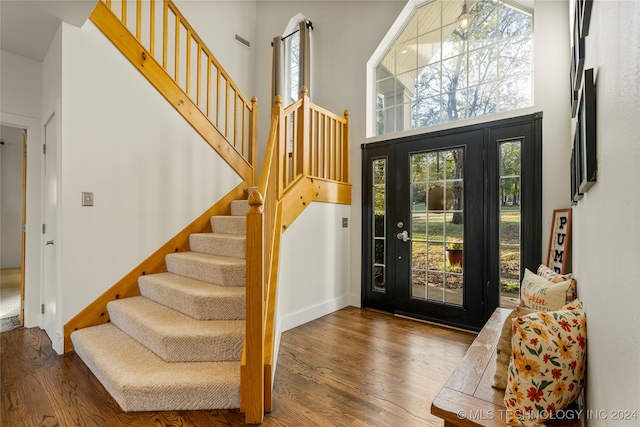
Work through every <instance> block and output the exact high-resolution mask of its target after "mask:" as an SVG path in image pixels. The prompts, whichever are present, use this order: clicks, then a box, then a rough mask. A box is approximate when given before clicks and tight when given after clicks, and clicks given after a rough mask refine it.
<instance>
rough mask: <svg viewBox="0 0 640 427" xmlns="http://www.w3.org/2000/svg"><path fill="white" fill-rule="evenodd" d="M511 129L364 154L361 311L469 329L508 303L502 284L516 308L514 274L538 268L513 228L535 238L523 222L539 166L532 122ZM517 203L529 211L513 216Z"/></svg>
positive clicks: (397, 144)
mask: <svg viewBox="0 0 640 427" xmlns="http://www.w3.org/2000/svg"><path fill="white" fill-rule="evenodd" d="M513 122H514V120H513V119H512V120H509V121H502V122H494V123H491V124H488V125H483V126H472V127H467V128H461V129H456V130H451V131H447V132H439V133H436V134H430V135H426V136H420V137H411V138H406V139H402V140H398V141H390V142H385V143H377V144H371V145H367V146H364V156H363V183H364V184H363V200H364V205H365V206H364V209H363V236H364V242H365V245H364V250H363V256H364V259H363V267H364V268H363V301H362V302H363V307H371V308H375V309H380V310H384V311H389V312H392V313H396V314H400V315H407V316H410V317H416V318H420V319H424V320H429V321H434V322H437V323H443V324H447V325H451V326H456V327H462V328H467V329H473V330H478V329H480V328H481V327H482V325H483V324H484V321H485V320H486V319H487V318H488V316H489V315H490V314H491V312H492V311H493V309H495V307H497V306H498V305H500V301H501V295H508V294H505V293H504V292H505V291H504V290H503V289H502V288H501V286H502V285H504V286H505V289H506V287H509V289H510V291H511V292H512V294H513V295H514V296H515V298H514V299H515V300H516V301H517V298H518V289H517V286H518V284H519V280H520V277H521V273H522V271H523V269H524V267H525V266H527V267H529V268H536V267H537V264H536V263H539V247H540V246H539V243H538V244H533V246H531V248H529V249H528V250H527V251H526V252H527V254H526V255H527V259H524V258H523V251H522V250H521V247H522V245H523V239H522V238H521V234H522V233H521V232H520V230H521V229H523V228H524V223H527V224H529V225H533V226H534V227H532V228H531V229H530V231H529V232H528V233H527V235H528V237H527V240H529V241H534V240H537V241H539V240H540V236H539V228H540V225H539V221H537V222H535V221H531V219H527V218H535V216H536V215H537V216H538V217H539V215H540V213H539V208H537V209H536V208H535V206H538V205H539V199H540V196H539V194H538V193H539V192H536V191H529V192H527V190H526V189H527V188H528V187H535V180H536V174H535V173H533V171H535V169H536V167H537V166H536V164H539V159H538V160H535V161H533V160H534V159H533V157H536V156H534V151H532V148H535V147H536V144H535V143H533V139H534V138H533V137H532V136H533V134H532V129H533V120H532V118H531V117H530V118H529V120H528V121H526V122H525V123H524V124H520V123H513ZM538 145H539V144H538ZM506 149H509V154H510V155H511V157H510V158H509V161H510V162H511V163H510V165H511V166H510V167H511V169H510V171H509V175H506V172H504V165H505V161H506V160H504V159H506V156H505V154H504V153H506ZM516 149H517V150H516ZM513 153H516V155H517V156H515V159H516V160H515V161H516V164H515V166H514V165H513V163H514V160H513V157H514V155H513ZM521 153H523V154H521ZM524 153H528V154H529V160H532V161H530V162H529V163H528V166H526V167H521V163H522V166H524V162H521V161H520V159H521V157H522V155H525V154H524ZM537 156H538V157H539V153H538V155H537ZM494 169H496V170H494ZM521 175H522V179H521ZM525 175H526V176H525ZM527 176H533V178H530V177H529V178H527V179H525V177H527ZM514 180H515V181H514ZM514 182H515V183H516V184H517V185H515V184H514ZM507 183H509V185H510V187H509V189H508V190H507V186H506V184H507ZM507 191H510V192H509V193H507ZM514 192H515V193H514ZM525 199H526V200H528V201H531V200H533V201H535V200H536V199H537V203H531V202H530V203H529V208H530V209H532V212H530V213H529V214H525V215H522V216H521V209H520V208H521V206H524V200H525ZM494 205H495V206H494ZM534 205H535V206H534ZM507 220H508V221H509V222H507ZM534 222H535V224H534ZM507 227H510V228H509V229H507ZM505 230H508V231H509V234H508V235H507V234H506V231H505ZM507 237H508V238H509V240H507ZM535 251H538V252H537V255H536V253H535ZM505 260H507V261H505ZM509 274H511V276H509ZM493 282H495V283H493ZM512 282H513V283H515V284H516V289H515V291H514V290H513V284H512ZM513 292H515V293H513Z"/></svg>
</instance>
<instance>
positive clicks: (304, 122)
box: [298, 86, 311, 176]
mask: <svg viewBox="0 0 640 427" xmlns="http://www.w3.org/2000/svg"><path fill="white" fill-rule="evenodd" d="M300 94H301V98H302V105H301V106H300V110H299V111H300V113H299V114H300V116H299V117H298V119H299V120H298V123H299V125H298V167H299V168H301V170H300V171H299V172H298V175H300V174H301V175H302V176H308V175H309V174H310V172H309V171H310V170H311V165H310V163H309V154H310V152H311V150H310V147H309V140H310V139H309V120H310V119H311V107H310V106H309V90H308V89H307V87H306V86H302V90H301V91H300Z"/></svg>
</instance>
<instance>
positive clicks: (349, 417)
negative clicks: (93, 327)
mask: <svg viewBox="0 0 640 427" xmlns="http://www.w3.org/2000/svg"><path fill="white" fill-rule="evenodd" d="M0 338H1V349H0V358H1V362H0V365H1V367H0V375H2V377H1V384H2V385H1V388H2V399H1V407H0V425H2V426H11V427H14V426H25V427H35V426H43V427H54V426H59V427H67V426H105V427H115V426H156V427H157V426H203V427H204V426H241V425H244V417H243V414H241V413H240V412H239V411H237V410H219V411H173V412H133V413H124V412H122V411H121V409H120V407H119V406H118V404H117V403H116V402H115V401H114V400H113V399H112V398H111V396H110V395H109V394H108V393H107V392H106V390H105V389H104V387H102V385H101V384H100V383H99V382H98V380H97V379H96V378H95V377H94V376H93V374H92V373H91V372H90V371H89V369H88V368H87V367H86V366H85V365H84V363H83V362H82V361H81V360H80V358H79V357H78V356H77V355H76V354H75V353H70V354H66V355H64V356H58V355H57V354H56V353H55V352H54V351H53V350H52V348H51V343H50V341H49V339H48V337H47V335H46V334H45V333H44V331H42V330H40V329H38V328H31V329H25V328H21V329H16V330H13V331H9V332H4V333H2V334H0ZM474 338H475V335H473V334H469V333H465V332H460V331H455V330H451V329H446V328H441V327H437V326H432V325H428V324H424V323H420V322H416V321H412V320H407V319H403V318H399V317H394V316H391V315H387V314H383V313H378V312H374V311H370V310H361V309H358V308H355V307H348V308H345V309H343V310H340V311H337V312H335V313H332V314H330V315H328V316H325V317H322V318H320V319H317V320H315V321H313V322H310V323H307V324H305V325H302V326H300V327H298V328H295V329H293V330H290V331H287V332H285V333H284V334H282V341H281V344H280V352H279V357H278V369H277V371H276V377H275V385H274V392H273V396H274V399H273V412H271V413H270V414H266V416H265V421H264V425H265V426H380V427H387V426H402V427H408V426H438V427H441V426H442V424H443V423H442V420H440V419H438V418H435V417H433V416H432V415H431V414H430V410H429V408H430V405H431V401H432V400H433V398H434V397H435V396H436V394H437V393H438V390H439V389H440V387H441V386H442V384H444V382H445V381H446V380H447V378H448V377H449V375H450V374H451V372H452V371H453V369H454V368H455V366H456V365H457V364H458V363H459V362H460V360H461V359H462V357H463V356H464V354H465V352H466V350H467V348H468V347H469V345H470V344H471V342H472V341H473V339H474Z"/></svg>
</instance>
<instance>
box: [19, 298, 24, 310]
mask: <svg viewBox="0 0 640 427" xmlns="http://www.w3.org/2000/svg"><path fill="white" fill-rule="evenodd" d="M20 310H24V300H23V299H22V300H20Z"/></svg>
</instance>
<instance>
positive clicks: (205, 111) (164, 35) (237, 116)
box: [90, 0, 257, 184]
mask: <svg viewBox="0 0 640 427" xmlns="http://www.w3.org/2000/svg"><path fill="white" fill-rule="evenodd" d="M157 6H160V7H157ZM90 18H91V20H92V21H93V22H94V23H95V24H96V26H97V27H98V28H99V29H100V30H101V31H102V32H103V33H105V35H106V36H107V37H108V38H109V39H110V40H111V41H112V42H113V43H114V44H115V45H116V47H118V48H119V49H120V50H121V51H122V53H123V54H125V56H127V57H128V58H129V60H131V62H132V63H133V64H134V65H135V66H136V67H137V68H138V69H139V70H140V72H141V73H142V74H143V75H145V77H147V79H149V81H150V82H151V83H152V84H153V85H154V86H155V87H156V88H157V89H158V91H160V93H162V94H163V96H165V98H167V100H168V101H169V102H171V103H172V105H173V106H174V107H175V108H176V109H177V110H178V111H179V112H180V113H181V114H182V115H183V116H184V117H185V119H186V120H187V121H188V122H189V123H191V125H192V126H193V127H194V128H195V129H196V130H197V131H198V132H199V133H200V134H201V135H202V136H203V137H204V139H205V140H207V142H208V143H209V144H210V145H211V146H212V147H213V148H214V149H215V150H216V151H217V152H218V153H219V154H220V155H221V156H222V157H223V158H224V159H225V160H226V161H227V163H229V165H230V166H231V167H233V168H234V170H236V172H238V174H239V175H240V176H241V177H242V178H243V179H244V180H245V181H247V182H248V183H249V184H253V183H255V179H256V176H255V171H254V170H255V169H256V168H255V166H256V162H257V130H256V127H257V103H256V101H255V98H253V99H251V100H249V99H248V98H247V97H246V96H245V95H244V94H243V93H242V91H241V90H240V88H239V87H238V86H237V84H236V83H235V82H234V81H233V80H232V79H231V77H230V76H229V74H228V73H227V72H226V71H225V70H224V68H223V67H222V65H221V64H220V63H219V61H218V60H217V59H216V57H215V56H214V55H213V54H212V53H211V51H210V50H209V48H208V47H207V46H206V45H205V43H204V42H203V41H202V39H201V38H200V36H198V34H197V32H196V31H195V30H194V29H193V27H192V26H191V25H190V24H189V22H188V21H187V20H186V19H185V17H184V15H182V13H181V12H180V10H178V8H177V7H176V5H175V4H174V3H173V2H172V1H171V0H148V1H147V0H145V1H142V0H121V1H117V2H114V1H110V0H101V1H99V2H98V4H97V5H96V8H95V9H94V11H93V13H92V15H91V17H90ZM157 22H160V23H161V24H160V25H156V23H157ZM116 25H119V26H120V27H121V28H116ZM127 33H128V34H127ZM158 44H160V45H161V48H158ZM156 68H157V71H156ZM160 70H161V71H162V72H159V71H160ZM162 74H164V75H162ZM207 124H208V125H209V126H212V127H213V128H214V129H215V132H213V131H211V130H209V129H206V127H207ZM236 156H237V157H236Z"/></svg>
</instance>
